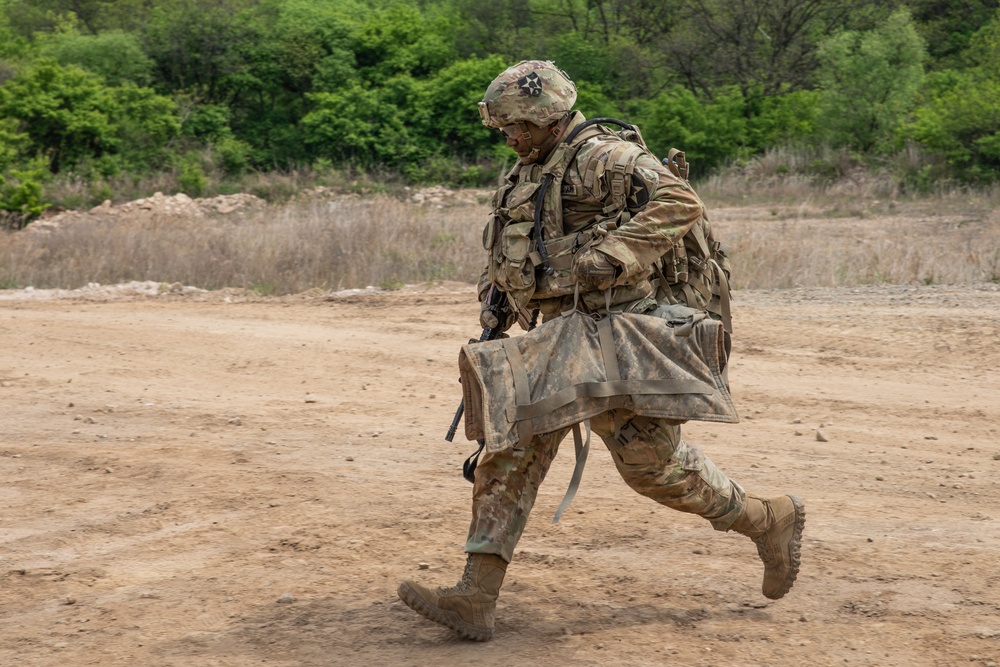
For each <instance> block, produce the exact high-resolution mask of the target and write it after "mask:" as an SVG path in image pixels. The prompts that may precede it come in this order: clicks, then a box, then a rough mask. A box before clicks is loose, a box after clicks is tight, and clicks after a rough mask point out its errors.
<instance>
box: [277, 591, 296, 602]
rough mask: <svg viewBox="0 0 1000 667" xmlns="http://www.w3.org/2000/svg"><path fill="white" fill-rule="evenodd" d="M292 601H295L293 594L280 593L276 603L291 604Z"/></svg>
mask: <svg viewBox="0 0 1000 667" xmlns="http://www.w3.org/2000/svg"><path fill="white" fill-rule="evenodd" d="M293 602H295V596H294V595H292V594H291V593H282V594H281V595H280V596H279V597H278V599H277V603H278V604H291V603H293Z"/></svg>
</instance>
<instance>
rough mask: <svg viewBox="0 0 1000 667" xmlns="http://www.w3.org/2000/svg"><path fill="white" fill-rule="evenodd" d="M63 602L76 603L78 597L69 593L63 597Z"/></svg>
mask: <svg viewBox="0 0 1000 667" xmlns="http://www.w3.org/2000/svg"><path fill="white" fill-rule="evenodd" d="M62 603H63V604H76V598H75V597H73V596H72V595H67V596H65V597H64V598H63V599H62Z"/></svg>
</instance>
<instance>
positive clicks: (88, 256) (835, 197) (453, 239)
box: [0, 178, 1000, 294]
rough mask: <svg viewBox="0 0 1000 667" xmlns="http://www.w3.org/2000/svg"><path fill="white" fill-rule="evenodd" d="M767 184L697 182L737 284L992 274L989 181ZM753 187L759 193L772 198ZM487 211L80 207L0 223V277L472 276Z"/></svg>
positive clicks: (379, 199) (998, 259) (277, 287)
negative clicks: (222, 211)
mask: <svg viewBox="0 0 1000 667" xmlns="http://www.w3.org/2000/svg"><path fill="white" fill-rule="evenodd" d="M762 183H763V184H762ZM769 183H770V184H769V185H768V182H764V181H762V182H759V183H757V184H756V185H755V186H754V188H751V190H752V191H753V192H755V193H756V194H755V195H754V198H755V200H756V203H753V204H750V205H747V204H737V205H731V202H732V201H733V200H732V198H730V197H728V196H720V194H719V188H721V187H723V186H722V184H720V183H715V184H713V183H712V182H709V183H707V184H705V187H702V188H699V189H700V190H701V192H702V195H703V197H704V198H705V200H706V201H707V202H708V205H709V209H710V211H711V212H712V218H713V224H714V225H715V227H716V229H717V230H718V235H719V237H720V238H721V239H723V240H724V241H725V242H726V243H727V244H728V245H729V247H730V254H731V257H732V260H733V264H734V278H735V280H734V286H735V287H736V288H738V289H739V288H743V289H748V288H786V287H797V286H800V287H814V286H854V285H860V284H870V283H895V284H917V283H919V284H928V283H967V282H983V281H997V280H1000V212H998V208H997V202H998V199H1000V198H998V197H997V195H996V193H978V194H975V195H971V194H969V193H961V192H957V191H956V192H948V193H943V194H939V195H934V196H930V197H925V198H922V199H915V200H907V201H901V200H899V199H893V198H891V197H889V198H885V197H883V194H882V193H880V192H879V191H878V189H877V188H875V187H874V186H873V189H871V190H868V191H858V192H853V193H852V192H847V191H846V190H845V188H846V187H847V186H845V185H844V184H841V186H840V187H841V188H842V189H841V190H840V191H833V190H831V189H824V190H817V189H816V188H815V186H814V187H813V188H812V189H807V188H805V187H804V186H803V185H801V184H796V183H788V182H785V183H784V184H783V185H781V184H780V179H778V178H775V179H774V180H773V181H770V182H769ZM747 187H748V188H749V187H750V186H749V184H748V185H747ZM725 188H727V190H726V191H727V192H736V191H737V190H738V188H737V187H736V186H735V185H732V184H728V185H725ZM779 188H781V189H780V192H779ZM793 188H800V189H798V190H794V191H793ZM762 192H764V193H766V192H770V194H771V199H770V203H767V198H766V197H765V196H764V195H763V194H761V193H762ZM713 197H718V199H713ZM715 202H718V203H715ZM486 214H487V208H486V206H485V205H483V204H462V205H456V206H451V207H445V208H438V207H434V206H423V207H421V206H417V205H415V204H413V203H409V202H405V201H401V200H399V199H396V198H392V197H388V196H369V197H350V196H348V197H342V198H339V199H335V200H332V201H331V200H323V199H316V200H310V201H292V202H290V203H287V204H284V205H280V206H270V207H267V208H265V209H261V210H257V211H253V212H248V213H246V214H245V217H244V218H242V219H240V220H238V221H236V220H234V219H232V218H231V217H230V218H226V217H216V218H190V219H177V218H166V217H163V216H157V215H155V214H154V215H146V216H139V217H132V218H129V219H119V220H118V221H108V220H105V221H102V220H98V219H86V220H81V221H78V222H74V223H72V224H66V225H63V226H62V227H61V228H59V229H58V230H56V231H54V232H52V233H48V234H46V233H40V232H31V231H22V232H12V233H5V234H3V235H0V287H24V286H28V285H32V286H35V287H38V288H47V287H62V288H74V287H79V286H82V285H85V284H87V283H89V282H98V283H102V284H112V283H117V282H123V281H129V280H156V281H162V282H167V283H174V282H179V283H182V284H185V285H194V286H198V287H202V288H206V289H218V288H222V287H241V288H248V289H254V290H256V291H258V292H260V293H262V294H291V293H298V292H303V291H306V290H308V289H311V288H321V289H325V290H337V289H345V288H352V287H365V286H368V285H375V286H381V287H384V288H393V287H398V286H400V285H402V284H405V283H418V282H426V281H435V280H442V279H448V280H459V281H469V282H471V281H474V280H475V279H476V278H477V277H478V276H479V272H480V270H481V268H482V265H483V261H484V251H483V249H482V245H481V231H482V228H483V225H484V223H485V220H486Z"/></svg>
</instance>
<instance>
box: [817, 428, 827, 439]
mask: <svg viewBox="0 0 1000 667" xmlns="http://www.w3.org/2000/svg"><path fill="white" fill-rule="evenodd" d="M816 441H817V442H829V440H827V439H826V436H825V435H824V434H823V431H821V430H819V429H816Z"/></svg>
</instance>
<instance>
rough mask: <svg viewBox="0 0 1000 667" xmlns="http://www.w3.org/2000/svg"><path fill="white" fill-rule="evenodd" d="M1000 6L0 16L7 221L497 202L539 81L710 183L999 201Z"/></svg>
mask: <svg viewBox="0 0 1000 667" xmlns="http://www.w3.org/2000/svg"><path fill="white" fill-rule="evenodd" d="M998 4H1000V0H964V1H962V2H959V1H958V0H910V1H907V2H900V1H885V0H876V1H874V2H872V1H871V0H745V1H743V2H739V3H736V2H730V1H729V0H671V1H670V2H668V1H667V0H490V1H489V2H483V1H482V0H367V1H365V2H361V1H359V0H0V210H5V211H8V217H7V219H8V221H10V220H15V221H17V224H23V223H24V221H26V220H28V219H30V217H31V216H32V215H35V214H37V213H39V212H40V211H41V210H42V209H43V208H44V207H45V206H46V205H47V204H48V203H50V202H51V197H48V196H47V191H48V190H47V189H48V188H50V186H51V184H52V183H55V182H61V183H64V184H65V183H68V182H74V183H77V184H84V185H85V187H83V191H84V192H85V193H86V194H85V195H82V200H81V202H80V203H87V201H86V200H87V199H88V198H89V199H94V198H97V199H98V200H99V199H100V198H103V197H105V196H108V195H109V194H110V187H111V186H110V185H109V184H118V183H123V182H128V181H131V182H137V181H138V180H141V179H143V178H146V179H149V178H151V177H153V176H154V175H157V174H164V173H170V174H172V175H173V176H174V181H173V182H174V183H175V184H176V187H177V188H179V189H184V190H185V191H187V192H188V193H189V194H194V195H197V194H199V193H200V192H201V191H203V190H205V188H206V187H207V185H208V183H209V181H210V180H211V181H213V182H216V184H217V185H218V183H221V182H224V181H225V180H226V179H229V180H230V181H232V182H236V179H238V178H239V177H240V176H241V175H244V174H246V173H249V172H255V173H259V172H270V171H289V170H301V169H309V170H312V171H313V172H314V173H324V172H326V173H329V172H331V171H336V170H340V171H350V172H352V173H357V172H359V171H372V170H381V171H385V172H391V173H393V174H397V175H399V176H400V177H402V178H405V179H406V180H408V181H410V182H414V183H419V182H448V183H452V184H457V185H463V184H464V185H479V184H483V183H487V182H490V181H492V180H493V179H495V178H496V175H497V173H498V172H499V170H500V169H501V167H502V165H503V164H504V163H505V161H506V163H507V164H509V160H510V154H509V151H508V150H507V149H506V147H505V146H504V145H503V142H502V141H501V137H500V135H499V134H498V133H497V132H495V131H491V130H488V129H487V128H485V127H483V126H482V125H481V124H480V122H479V117H478V114H477V110H476V103H477V102H478V101H479V99H480V98H481V97H482V93H483V91H484V89H485V87H486V86H487V85H488V83H489V82H490V80H491V79H492V78H493V77H494V76H496V75H497V74H498V73H499V72H500V71H502V70H503V69H504V68H506V67H507V66H509V65H511V64H513V63H514V62H516V61H518V60H521V59H525V58H537V59H547V60H554V61H555V62H556V64H557V65H559V66H560V67H562V68H563V69H565V70H566V71H567V73H568V74H569V75H570V76H571V77H572V78H573V79H574V80H575V81H576V82H577V84H578V87H579V102H578V107H579V108H580V109H581V110H582V111H584V113H586V114H587V115H590V116H594V115H610V116H616V117H620V118H624V119H627V120H629V121H631V122H633V123H636V124H638V125H639V126H640V127H641V128H642V130H643V133H644V136H645V137H646V140H647V142H648V143H649V145H650V147H651V148H652V149H653V150H654V151H655V152H658V153H660V154H665V152H666V150H667V149H668V148H670V147H673V146H676V147H678V148H681V149H683V150H685V151H686V152H687V155H688V158H689V160H690V161H691V162H692V163H693V164H694V165H695V166H696V168H697V170H698V172H699V173H701V174H706V173H709V172H710V171H711V170H713V169H716V168H718V167H720V166H722V165H726V164H732V163H734V162H735V163H739V162H740V161H745V160H748V159H750V158H752V157H753V156H755V155H758V154H760V153H762V152H764V151H766V150H768V149H773V148H778V147H784V148H787V147H795V146H804V147H806V146H808V147H815V146H823V147H825V148H827V149H832V150H833V151H835V152H836V154H839V155H842V156H843V155H846V156H849V157H850V159H851V160H852V161H853V163H855V164H858V163H860V164H868V165H870V166H877V167H878V168H881V169H889V170H892V171H893V173H894V176H895V177H896V178H897V179H898V181H899V182H900V183H901V184H903V185H905V186H906V187H909V188H918V189H919V188H922V187H927V186H929V184H931V183H934V182H940V181H941V180H942V179H947V180H949V181H951V182H957V183H984V182H992V181H995V180H998V179H1000V11H998ZM809 168H810V169H811V170H812V171H813V172H814V175H815V177H816V178H819V179H821V178H830V177H833V176H835V175H836V173H835V172H836V171H837V169H838V163H837V161H836V160H817V161H816V162H815V163H814V164H812V165H810V167H809ZM8 224H11V223H10V222H8Z"/></svg>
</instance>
